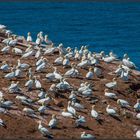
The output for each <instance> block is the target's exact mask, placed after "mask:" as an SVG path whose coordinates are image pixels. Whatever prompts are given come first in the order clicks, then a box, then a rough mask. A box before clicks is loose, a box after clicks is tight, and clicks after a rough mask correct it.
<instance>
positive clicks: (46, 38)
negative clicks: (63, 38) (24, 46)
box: [44, 35, 52, 45]
mask: <svg viewBox="0 0 140 140" xmlns="http://www.w3.org/2000/svg"><path fill="white" fill-rule="evenodd" d="M44 41H45V43H46V44H48V45H50V44H52V41H51V40H49V39H48V35H45V37H44Z"/></svg>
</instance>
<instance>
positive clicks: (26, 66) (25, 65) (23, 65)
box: [17, 59, 30, 69]
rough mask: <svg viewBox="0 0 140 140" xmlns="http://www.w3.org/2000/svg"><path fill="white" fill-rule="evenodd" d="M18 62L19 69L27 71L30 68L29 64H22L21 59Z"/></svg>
mask: <svg viewBox="0 0 140 140" xmlns="http://www.w3.org/2000/svg"><path fill="white" fill-rule="evenodd" d="M17 62H18V67H19V68H21V69H27V68H29V66H30V65H29V64H26V63H21V61H20V59H18V60H17Z"/></svg>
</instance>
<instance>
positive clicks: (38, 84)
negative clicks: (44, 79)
mask: <svg viewBox="0 0 140 140" xmlns="http://www.w3.org/2000/svg"><path fill="white" fill-rule="evenodd" d="M34 80H35V81H34V82H35V87H36V88H37V89H39V88H41V87H42V86H41V83H40V81H39V80H38V79H37V77H36V76H34Z"/></svg>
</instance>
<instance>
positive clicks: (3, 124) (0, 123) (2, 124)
mask: <svg viewBox="0 0 140 140" xmlns="http://www.w3.org/2000/svg"><path fill="white" fill-rule="evenodd" d="M0 126H2V127H4V128H7V126H6V124H5V122H4V121H3V120H2V119H0Z"/></svg>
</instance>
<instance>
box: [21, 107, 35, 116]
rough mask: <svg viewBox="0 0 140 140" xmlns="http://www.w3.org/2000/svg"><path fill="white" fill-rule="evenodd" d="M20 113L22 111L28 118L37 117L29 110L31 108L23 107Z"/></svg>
mask: <svg viewBox="0 0 140 140" xmlns="http://www.w3.org/2000/svg"><path fill="white" fill-rule="evenodd" d="M22 111H23V112H24V114H25V115H27V116H30V117H37V116H36V115H35V112H34V110H33V109H31V108H27V107H24V108H23V110H22Z"/></svg>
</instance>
